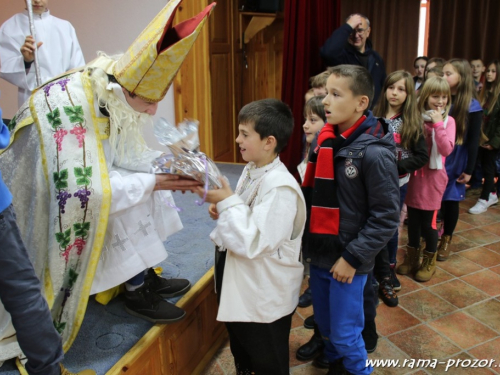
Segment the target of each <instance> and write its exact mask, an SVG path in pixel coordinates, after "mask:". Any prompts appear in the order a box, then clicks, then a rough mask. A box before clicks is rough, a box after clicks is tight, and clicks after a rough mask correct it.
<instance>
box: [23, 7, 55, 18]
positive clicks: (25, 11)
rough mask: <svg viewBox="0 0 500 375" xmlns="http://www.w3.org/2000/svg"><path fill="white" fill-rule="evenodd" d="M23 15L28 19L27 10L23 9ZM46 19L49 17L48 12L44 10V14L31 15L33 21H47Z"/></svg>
mask: <svg viewBox="0 0 500 375" xmlns="http://www.w3.org/2000/svg"><path fill="white" fill-rule="evenodd" d="M23 14H24V15H25V16H26V17H28V10H27V9H25V10H24V12H23ZM48 17H50V10H48V9H47V10H46V11H45V12H43V13H42V14H35V13H33V19H34V20H35V21H36V20H40V19H41V20H43V19H47V18H48Z"/></svg>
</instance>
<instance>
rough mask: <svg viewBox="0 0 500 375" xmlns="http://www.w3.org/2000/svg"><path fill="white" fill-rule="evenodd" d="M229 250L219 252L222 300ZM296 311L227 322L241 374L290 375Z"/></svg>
mask: <svg viewBox="0 0 500 375" xmlns="http://www.w3.org/2000/svg"><path fill="white" fill-rule="evenodd" d="M225 263H226V252H218V251H216V264H215V286H216V291H217V299H218V301H220V295H221V293H223V291H222V280H223V277H224V267H225ZM292 316H293V312H292V313H291V314H289V315H286V316H284V317H282V318H280V319H278V320H276V321H274V322H272V323H253V322H226V323H225V324H226V328H227V332H228V333H229V345H230V348H231V353H232V354H233V357H234V364H235V366H236V374H237V375H247V374H248V375H250V374H252V373H253V374H256V375H288V374H289V373H290V364H289V361H290V356H289V338H290V329H291V328H292Z"/></svg>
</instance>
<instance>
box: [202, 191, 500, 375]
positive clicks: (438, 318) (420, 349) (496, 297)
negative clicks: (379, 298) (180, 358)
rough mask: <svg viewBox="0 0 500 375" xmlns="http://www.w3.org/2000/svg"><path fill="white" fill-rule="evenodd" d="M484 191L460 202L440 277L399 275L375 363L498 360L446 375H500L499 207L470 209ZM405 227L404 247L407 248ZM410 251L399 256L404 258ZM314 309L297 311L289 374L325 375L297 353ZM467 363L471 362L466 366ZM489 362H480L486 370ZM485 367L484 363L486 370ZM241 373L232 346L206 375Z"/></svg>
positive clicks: (382, 311)
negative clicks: (426, 278) (396, 301)
mask: <svg viewBox="0 0 500 375" xmlns="http://www.w3.org/2000/svg"><path fill="white" fill-rule="evenodd" d="M477 194H478V191H472V192H468V194H467V199H466V200H465V201H463V202H461V204H460V208H461V209H460V219H459V222H458V225H457V229H456V232H455V235H454V237H453V241H452V250H453V251H454V252H453V253H452V255H451V257H450V258H449V260H448V261H446V262H438V269H437V272H436V274H435V275H434V277H433V278H432V279H431V280H430V281H429V282H427V283H418V282H415V281H413V280H412V279H411V278H408V277H406V276H400V281H401V284H402V290H401V291H400V293H399V294H398V295H399V306H398V307H395V308H389V307H387V306H385V305H384V304H383V303H382V302H381V303H380V305H379V307H378V309H377V319H376V323H377V331H378V334H379V336H380V338H379V343H378V347H377V350H376V351H375V352H374V353H373V354H371V355H370V358H373V359H400V360H404V359H437V360H439V361H446V360H448V359H451V360H456V359H461V360H467V359H468V360H472V361H473V360H474V359H488V360H491V359H493V360H495V361H496V362H495V363H493V367H492V368H451V369H449V370H448V372H446V374H500V206H494V207H491V208H489V209H488V211H487V212H485V213H483V214H480V215H471V214H469V213H467V210H468V209H469V208H470V207H471V206H473V205H474V204H475V202H476V200H477ZM406 236H407V234H406V228H405V229H403V231H402V233H401V235H400V245H404V244H406V240H407V237H406ZM402 257H403V248H402V247H401V248H400V249H399V252H398V258H399V259H400V260H402ZM311 314H312V307H309V308H305V309H301V308H298V309H297V312H296V313H295V316H294V319H293V322H292V331H291V333H290V371H291V374H293V375H306V374H307V375H319V374H325V373H326V372H327V371H326V370H320V369H317V368H315V367H313V366H312V365H311V363H305V362H301V361H298V360H297V359H296V358H295V352H296V350H297V348H298V347H299V346H301V345H302V344H304V343H306V342H307V341H308V340H309V338H310V337H311V335H312V331H311V330H307V329H305V328H304V327H303V320H304V318H306V317H308V316H309V315H311ZM464 363H467V362H464ZM483 363H485V362H479V364H480V365H483ZM495 365H496V366H498V367H495ZM483 366H484V365H483ZM444 370H445V366H444V365H440V364H438V365H437V366H436V367H435V368H431V367H427V368H413V369H411V368H408V367H407V368H402V367H399V368H398V367H395V368H394V367H393V368H380V367H379V368H376V369H375V371H374V374H418V375H421V374H445V371H444ZM219 374H220V375H223V374H235V371H234V365H233V361H232V356H231V352H230V350H229V347H228V344H227V343H225V344H224V345H223V346H222V347H221V348H220V350H219V351H218V353H217V355H216V356H215V357H214V359H213V360H212V362H211V363H210V364H209V365H208V367H207V368H206V369H205V371H204V372H203V375H219Z"/></svg>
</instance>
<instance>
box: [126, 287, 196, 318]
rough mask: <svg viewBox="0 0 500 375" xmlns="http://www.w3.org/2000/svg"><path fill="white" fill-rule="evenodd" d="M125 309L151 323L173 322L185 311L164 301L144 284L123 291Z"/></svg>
mask: <svg viewBox="0 0 500 375" xmlns="http://www.w3.org/2000/svg"><path fill="white" fill-rule="evenodd" d="M125 298H126V301H125V310H126V311H127V312H128V313H129V314H130V315H134V316H138V317H139V318H143V319H146V320H148V321H150V322H152V323H163V324H164V323H173V322H177V321H179V320H181V319H182V318H184V316H185V315H186V312H185V311H184V310H182V309H181V308H179V307H177V306H175V305H173V304H171V303H170V302H168V301H165V300H164V299H163V298H161V296H160V295H158V294H156V293H155V292H153V291H151V290H150V289H149V288H148V287H147V286H146V285H143V286H141V287H140V288H138V289H136V290H134V291H133V292H130V291H126V292H125Z"/></svg>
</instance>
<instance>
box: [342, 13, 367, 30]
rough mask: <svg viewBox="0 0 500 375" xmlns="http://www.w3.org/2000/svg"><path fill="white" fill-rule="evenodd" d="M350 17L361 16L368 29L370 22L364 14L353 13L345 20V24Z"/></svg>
mask: <svg viewBox="0 0 500 375" xmlns="http://www.w3.org/2000/svg"><path fill="white" fill-rule="evenodd" d="M352 16H361V17H363V18H364V19H365V20H366V23H367V24H368V27H370V20H369V19H368V17H366V16H365V15H364V14H361V13H353V14H351V15H350V16H349V17H347V18H346V20H345V21H346V22H347V21H349V19H350V18H351V17H352Z"/></svg>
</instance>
